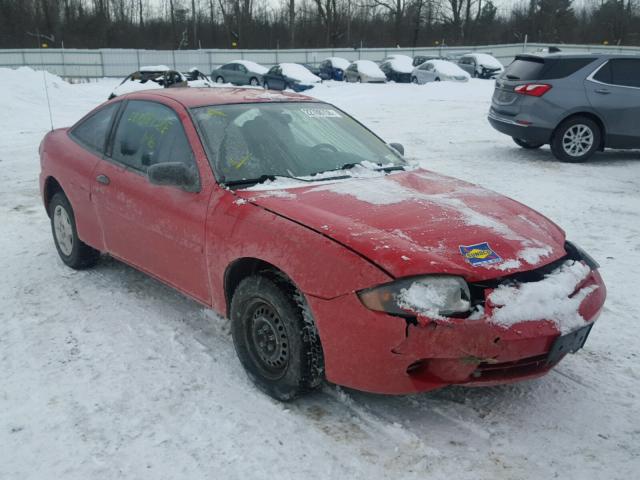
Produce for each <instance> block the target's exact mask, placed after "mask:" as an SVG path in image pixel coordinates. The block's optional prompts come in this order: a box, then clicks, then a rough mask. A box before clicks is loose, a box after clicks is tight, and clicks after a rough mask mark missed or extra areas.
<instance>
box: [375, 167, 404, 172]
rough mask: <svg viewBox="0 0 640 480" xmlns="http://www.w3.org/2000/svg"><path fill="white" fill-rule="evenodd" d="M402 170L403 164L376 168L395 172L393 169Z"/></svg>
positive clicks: (381, 170) (378, 170)
mask: <svg viewBox="0 0 640 480" xmlns="http://www.w3.org/2000/svg"><path fill="white" fill-rule="evenodd" d="M399 170H402V171H404V165H390V166H388V167H381V168H376V171H377V172H387V173H388V172H395V171H399Z"/></svg>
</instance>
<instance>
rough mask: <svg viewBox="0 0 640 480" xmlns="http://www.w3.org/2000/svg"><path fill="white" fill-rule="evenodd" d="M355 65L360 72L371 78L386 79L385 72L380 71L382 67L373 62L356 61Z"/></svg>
mask: <svg viewBox="0 0 640 480" xmlns="http://www.w3.org/2000/svg"><path fill="white" fill-rule="evenodd" d="M353 63H355V64H356V65H357V66H358V71H359V72H361V73H364V74H365V75H368V76H369V77H379V78H386V77H385V75H384V72H383V71H382V70H380V67H378V65H376V64H375V63H374V62H372V61H371V60H356V61H355V62H353Z"/></svg>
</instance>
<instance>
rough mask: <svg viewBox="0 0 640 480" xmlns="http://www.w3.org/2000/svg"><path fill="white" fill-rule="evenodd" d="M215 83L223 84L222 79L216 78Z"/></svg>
mask: <svg viewBox="0 0 640 480" xmlns="http://www.w3.org/2000/svg"><path fill="white" fill-rule="evenodd" d="M216 83H224V78H222V77H216Z"/></svg>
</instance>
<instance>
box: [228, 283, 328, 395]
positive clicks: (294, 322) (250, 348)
mask: <svg viewBox="0 0 640 480" xmlns="http://www.w3.org/2000/svg"><path fill="white" fill-rule="evenodd" d="M230 313H231V334H232V336H233V344H234V346H235V349H236V352H237V354H238V357H239V358H240V362H241V363H242V365H243V367H244V368H245V370H246V372H247V375H248V376H249V378H251V380H253V382H254V383H255V384H256V386H257V387H258V388H260V389H261V390H262V391H263V392H265V393H266V394H268V395H270V396H272V397H274V398H276V399H278V400H282V401H288V400H291V399H293V398H295V397H296V396H298V395H300V394H302V393H304V392H307V391H309V390H312V389H314V388H316V387H317V386H319V385H320V383H321V382H322V379H323V373H324V361H323V356H322V348H321V346H320V340H319V338H318V335H317V332H316V328H315V324H314V322H313V319H312V317H311V314H310V311H309V309H308V307H307V306H306V302H305V300H304V297H303V296H302V294H301V293H300V292H298V290H297V289H296V288H295V287H293V286H292V285H291V284H290V283H289V282H288V281H286V280H285V279H283V278H282V277H281V276H279V275H277V274H276V273H273V272H263V273H261V274H258V275H253V276H251V277H247V278H245V279H244V280H242V281H241V282H240V284H239V285H238V288H237V289H236V290H235V292H234V294H233V298H232V300H231V310H230Z"/></svg>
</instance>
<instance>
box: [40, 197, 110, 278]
mask: <svg viewBox="0 0 640 480" xmlns="http://www.w3.org/2000/svg"><path fill="white" fill-rule="evenodd" d="M49 216H50V217H51V231H52V233H53V241H54V243H55V245H56V250H57V251H58V255H60V258H61V259H62V261H63V262H64V263H65V264H66V265H67V266H69V267H71V268H74V269H76V270H80V269H83V268H89V267H92V266H93V265H95V264H96V262H97V261H98V259H99V258H100V252H99V251H98V250H96V249H94V248H92V247H90V246H89V245H87V244H86V243H84V242H83V241H82V240H80V239H79V238H78V230H77V229H76V220H75V216H74V214H73V208H71V204H70V203H69V200H68V199H67V197H66V195H65V194H64V193H62V192H58V193H56V194H54V195H53V197H52V198H51V201H50V202H49Z"/></svg>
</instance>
